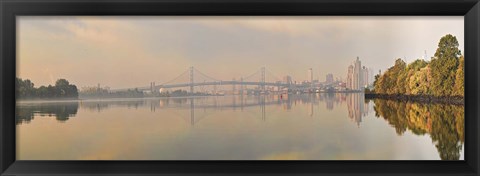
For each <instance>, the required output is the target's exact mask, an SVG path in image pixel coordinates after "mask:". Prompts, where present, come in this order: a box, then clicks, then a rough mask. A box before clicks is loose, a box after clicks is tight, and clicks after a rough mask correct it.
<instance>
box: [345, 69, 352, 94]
mask: <svg viewBox="0 0 480 176" xmlns="http://www.w3.org/2000/svg"><path fill="white" fill-rule="evenodd" d="M352 87H353V66H352V65H350V66H348V72H347V85H346V88H347V89H352Z"/></svg>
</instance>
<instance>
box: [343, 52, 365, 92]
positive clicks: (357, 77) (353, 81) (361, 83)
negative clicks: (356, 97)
mask: <svg viewBox="0 0 480 176" xmlns="http://www.w3.org/2000/svg"><path fill="white" fill-rule="evenodd" d="M367 70H368V69H366V68H362V62H361V61H360V58H359V57H357V59H356V60H355V61H353V63H352V65H350V66H349V67H348V72H347V88H348V89H350V90H363V88H364V87H365V83H366V82H367V81H368V79H365V76H364V75H365V74H366V72H368V71H367ZM367 76H368V74H367Z"/></svg>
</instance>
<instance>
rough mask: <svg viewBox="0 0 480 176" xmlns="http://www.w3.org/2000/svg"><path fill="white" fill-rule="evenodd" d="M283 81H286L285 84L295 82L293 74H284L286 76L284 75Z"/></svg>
mask: <svg viewBox="0 0 480 176" xmlns="http://www.w3.org/2000/svg"><path fill="white" fill-rule="evenodd" d="M283 82H284V83H285V84H293V83H292V77H291V76H288V75H287V76H284V77H283Z"/></svg>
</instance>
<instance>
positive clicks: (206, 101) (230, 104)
mask: <svg viewBox="0 0 480 176" xmlns="http://www.w3.org/2000/svg"><path fill="white" fill-rule="evenodd" d="M319 102H325V104H326V109H327V110H333V109H334V106H335V105H340V104H342V103H345V102H346V103H347V107H348V112H349V114H348V117H349V118H350V119H352V121H355V122H356V123H357V125H360V122H362V117H364V116H366V115H367V114H368V111H369V108H368V107H369V106H368V105H366V104H365V101H364V96H363V94H359V93H355V94H345V93H322V94H298V95H291V94H290V95H288V94H283V95H261V96H253V95H237V96H205V97H175V98H148V99H123V100H121V101H119V100H104V101H83V102H81V103H80V108H85V109H88V110H91V111H98V112H100V111H103V110H106V109H108V108H110V107H117V106H120V107H128V108H142V107H150V111H152V112H155V111H161V110H165V109H174V110H175V109H178V110H181V109H184V110H185V109H188V110H189V113H190V114H189V115H188V117H189V118H190V124H191V125H195V123H197V122H198V121H199V119H201V118H204V117H205V115H200V114H199V113H198V112H197V113H196V111H200V112H206V111H209V112H211V113H214V112H217V111H224V110H233V111H237V110H239V111H241V112H244V111H245V110H246V109H247V108H248V110H247V111H249V112H251V111H252V108H255V107H258V109H257V110H254V111H253V112H251V113H250V114H253V113H255V114H257V113H258V114H260V115H261V116H260V118H261V119H262V120H264V121H265V120H267V111H268V110H267V109H268V108H267V107H268V106H282V107H283V108H282V109H283V110H285V111H288V110H290V109H291V108H292V106H294V105H296V104H297V103H301V104H310V106H309V111H308V112H309V116H314V114H315V112H314V109H315V106H319V105H320V103H319ZM318 113H321V112H318ZM196 114H197V116H201V118H199V117H197V118H196ZM177 115H179V116H183V117H186V115H182V114H177Z"/></svg>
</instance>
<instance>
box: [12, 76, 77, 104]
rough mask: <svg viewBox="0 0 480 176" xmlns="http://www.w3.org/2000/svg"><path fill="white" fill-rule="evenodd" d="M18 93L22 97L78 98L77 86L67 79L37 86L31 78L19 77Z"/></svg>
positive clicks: (17, 83) (17, 81) (17, 82)
mask: <svg viewBox="0 0 480 176" xmlns="http://www.w3.org/2000/svg"><path fill="white" fill-rule="evenodd" d="M16 94H17V97H18V98H21V99H35V98H40V99H46V98H78V90H77V86H75V85H73V84H70V83H69V82H68V81H67V80H66V79H59V80H57V82H56V83H55V86H52V85H48V87H46V86H40V87H39V88H35V87H34V84H33V83H32V82H31V81H30V80H28V79H26V80H22V79H21V78H17V80H16Z"/></svg>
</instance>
